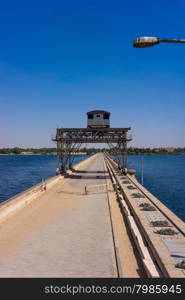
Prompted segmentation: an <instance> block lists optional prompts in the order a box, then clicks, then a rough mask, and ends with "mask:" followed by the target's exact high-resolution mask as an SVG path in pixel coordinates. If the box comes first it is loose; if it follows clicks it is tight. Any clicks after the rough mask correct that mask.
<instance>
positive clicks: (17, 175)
mask: <svg viewBox="0 0 185 300" xmlns="http://www.w3.org/2000/svg"><path fill="white" fill-rule="evenodd" d="M87 157H88V156H87V155H75V157H74V161H73V164H76V163H78V162H80V161H81V160H83V159H84V158H87ZM55 171H56V155H10V156H7V155H4V156H3V155H0V202H2V201H5V200H7V199H9V198H10V197H13V196H14V195H16V194H17V193H20V192H22V191H24V190H26V189H28V188H30V187H32V186H33V185H35V184H37V183H39V182H41V181H42V179H47V178H49V177H51V176H54V175H55Z"/></svg>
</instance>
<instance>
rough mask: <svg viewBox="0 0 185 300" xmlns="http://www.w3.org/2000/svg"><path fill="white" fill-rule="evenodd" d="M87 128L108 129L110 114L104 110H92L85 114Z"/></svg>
mask: <svg viewBox="0 0 185 300" xmlns="http://www.w3.org/2000/svg"><path fill="white" fill-rule="evenodd" d="M87 127H88V128H102V127H104V128H109V127H110V112H108V111H105V110H92V111H89V112H87Z"/></svg>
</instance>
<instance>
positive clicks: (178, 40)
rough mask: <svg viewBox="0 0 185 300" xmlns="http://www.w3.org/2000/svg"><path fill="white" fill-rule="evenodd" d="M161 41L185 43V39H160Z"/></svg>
mask: <svg viewBox="0 0 185 300" xmlns="http://www.w3.org/2000/svg"><path fill="white" fill-rule="evenodd" d="M159 41H160V42H163V43H185V40H184V39H183V40H182V39H159Z"/></svg>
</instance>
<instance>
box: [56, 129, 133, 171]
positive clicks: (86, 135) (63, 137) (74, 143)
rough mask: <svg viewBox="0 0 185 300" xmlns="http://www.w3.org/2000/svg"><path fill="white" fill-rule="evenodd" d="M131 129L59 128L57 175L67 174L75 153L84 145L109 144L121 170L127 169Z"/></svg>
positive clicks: (57, 135)
mask: <svg viewBox="0 0 185 300" xmlns="http://www.w3.org/2000/svg"><path fill="white" fill-rule="evenodd" d="M130 129H131V128H130V127H128V128H57V132H56V137H55V138H53V139H52V140H53V141H55V142H56V143H57V165H58V166H57V173H65V172H66V170H67V169H69V168H71V167H72V162H73V158H74V156H73V153H74V152H77V151H79V149H80V147H81V145H82V144H84V143H95V144H98V143H103V144H108V146H109V147H110V148H111V150H112V151H111V152H112V154H113V155H114V158H115V160H116V161H117V163H118V165H119V167H120V168H124V169H125V168H127V142H129V141H131V140H132V138H131V136H127V132H128V131H129V130H130Z"/></svg>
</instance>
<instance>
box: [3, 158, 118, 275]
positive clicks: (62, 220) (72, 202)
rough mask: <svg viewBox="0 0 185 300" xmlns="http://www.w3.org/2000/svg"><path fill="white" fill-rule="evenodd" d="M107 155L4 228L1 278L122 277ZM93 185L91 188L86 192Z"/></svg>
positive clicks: (65, 180) (44, 196)
mask: <svg viewBox="0 0 185 300" xmlns="http://www.w3.org/2000/svg"><path fill="white" fill-rule="evenodd" d="M104 168H105V165H104V159H103V155H102V154H98V155H95V157H94V159H92V160H91V161H87V162H86V163H85V164H84V166H83V169H80V170H77V171H76V172H73V174H72V175H71V178H65V179H61V181H59V182H58V183H57V184H56V185H54V186H53V187H52V188H51V189H50V190H48V191H46V193H45V194H43V195H42V196H40V197H39V198H38V199H37V200H34V201H33V203H31V204H29V205H28V207H26V208H23V209H21V210H20V211H19V212H17V213H16V214H15V215H13V216H11V217H10V218H9V219H7V220H6V221H4V223H3V224H2V225H1V227H0V277H117V268H116V262H115V252H114V244H113V237H112V230H111V222H110V214H109V206H108V196H107V192H106V191H105V187H104V186H102V188H100V189H98V188H97V187H96V186H95V187H93V186H90V185H97V184H98V185H99V184H105V183H106V181H105V176H108V172H107V170H105V169H104ZM85 185H87V189H89V191H90V192H89V193H88V194H87V195H85V193H84V187H85Z"/></svg>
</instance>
